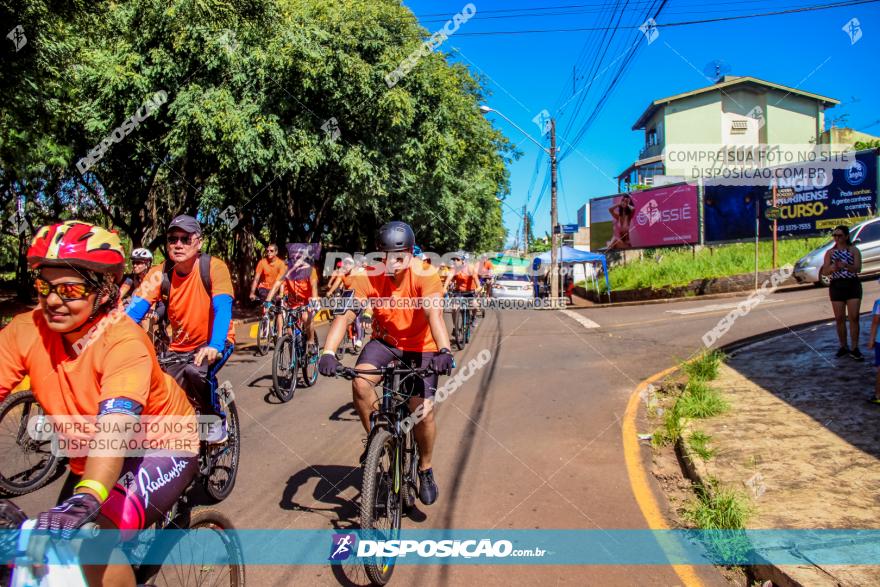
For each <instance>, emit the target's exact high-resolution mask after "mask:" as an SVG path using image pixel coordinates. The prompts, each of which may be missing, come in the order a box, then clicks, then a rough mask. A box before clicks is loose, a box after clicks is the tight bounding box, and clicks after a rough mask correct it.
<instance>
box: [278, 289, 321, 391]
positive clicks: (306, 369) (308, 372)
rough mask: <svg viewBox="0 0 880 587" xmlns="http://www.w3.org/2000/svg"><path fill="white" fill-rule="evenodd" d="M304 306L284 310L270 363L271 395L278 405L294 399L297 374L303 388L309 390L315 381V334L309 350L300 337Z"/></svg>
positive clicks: (316, 344)
mask: <svg viewBox="0 0 880 587" xmlns="http://www.w3.org/2000/svg"><path fill="white" fill-rule="evenodd" d="M306 310H307V306H300V307H298V308H294V309H288V310H285V315H284V321H285V326H284V330H283V334H282V336H281V338H279V339H278V344H276V345H275V357H274V359H273V361H272V393H274V394H275V397H277V398H278V399H279V400H281V402H283V403H286V402H289V401H290V400H291V399H293V393H294V391H296V386H297V383H298V380H297V371H300V370H301V371H302V377H303V385H304V386H305V387H311V386H313V385H314V384H315V383H316V382H317V381H318V359H319V358H320V353H319V350H318V333H317V332H315V330H314V329H313V330H312V341H311V343H310V345H311V346H309V345H307V344H306V341H305V335H304V334H303V320H302V314H303V312H305V311H306Z"/></svg>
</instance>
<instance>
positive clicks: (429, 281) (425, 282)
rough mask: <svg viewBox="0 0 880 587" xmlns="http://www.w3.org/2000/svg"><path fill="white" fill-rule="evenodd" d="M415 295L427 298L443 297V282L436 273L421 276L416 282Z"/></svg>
mask: <svg viewBox="0 0 880 587" xmlns="http://www.w3.org/2000/svg"><path fill="white" fill-rule="evenodd" d="M416 295H417V296H419V297H423V298H427V297H429V296H441V297H442V296H443V282H442V281H440V276H439V275H438V274H437V272H436V271H432V272H431V273H428V274H426V275H422V276H421V277H419V278H418V279H417V280H416Z"/></svg>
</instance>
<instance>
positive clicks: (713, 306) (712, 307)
mask: <svg viewBox="0 0 880 587" xmlns="http://www.w3.org/2000/svg"><path fill="white" fill-rule="evenodd" d="M746 299H748V298H746ZM743 301H744V300H743ZM743 301H739V302H729V303H727V304H710V305H708V306H700V307H699V308H684V309H683V310H666V313H667V314H682V315H684V314H702V313H704V312H717V311H718V310H732V309H734V308H736V307H737V306H739V305H740V304H741V303H742V302H743ZM781 301H782V300H779V299H776V300H763V301H762V302H761V303H762V304H772V303H775V302H781Z"/></svg>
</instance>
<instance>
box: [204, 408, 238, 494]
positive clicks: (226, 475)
mask: <svg viewBox="0 0 880 587" xmlns="http://www.w3.org/2000/svg"><path fill="white" fill-rule="evenodd" d="M224 409H225V411H226V433H227V435H228V437H227V439H226V442H224V443H223V444H204V448H203V451H204V455H205V460H206V464H207V466H208V472H207V475H205V476H204V477H203V479H202V484H203V485H204V487H205V492H206V493H207V494H208V495H209V496H210V497H211V499H213V500H214V501H215V502H220V501H223V500H224V499H226V498H227V497H229V494H230V493H232V488H233V487H235V479H236V477H237V476H238V461H239V457H240V456H241V424H240V422H239V420H238V408H236V407H235V402H229V403H228V404H226V405H225V406H224Z"/></svg>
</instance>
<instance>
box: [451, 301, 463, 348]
mask: <svg viewBox="0 0 880 587" xmlns="http://www.w3.org/2000/svg"><path fill="white" fill-rule="evenodd" d="M461 312H462V311H461V310H454V311H453V314H452V331H453V332H454V340H453V341H452V342H453V343H454V344H455V348H457V349H458V350H461V349H463V348H464V333H463V332H462V331H461V323H462V315H461Z"/></svg>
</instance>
